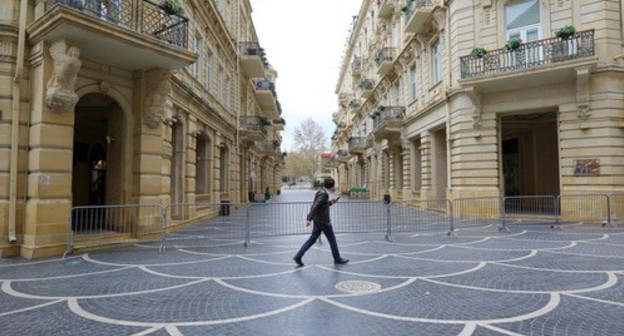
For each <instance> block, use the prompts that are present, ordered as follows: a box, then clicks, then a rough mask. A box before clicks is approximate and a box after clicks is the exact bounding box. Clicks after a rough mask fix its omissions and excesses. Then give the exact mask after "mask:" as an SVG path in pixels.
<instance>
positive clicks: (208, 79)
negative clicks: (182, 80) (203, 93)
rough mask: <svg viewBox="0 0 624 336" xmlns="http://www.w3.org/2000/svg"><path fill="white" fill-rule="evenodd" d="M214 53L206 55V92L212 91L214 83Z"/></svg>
mask: <svg viewBox="0 0 624 336" xmlns="http://www.w3.org/2000/svg"><path fill="white" fill-rule="evenodd" d="M212 71H213V69H212V53H211V52H208V54H206V90H208V91H210V86H211V83H212Z"/></svg>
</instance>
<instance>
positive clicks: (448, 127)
mask: <svg viewBox="0 0 624 336" xmlns="http://www.w3.org/2000/svg"><path fill="white" fill-rule="evenodd" d="M442 9H444V10H445V11H446V28H445V30H446V68H447V71H446V72H447V74H448V78H447V84H446V85H445V86H444V88H443V89H444V91H445V92H444V96H445V98H446V104H445V105H446V189H447V191H448V190H451V189H452V188H453V186H452V181H453V179H452V177H451V172H452V171H453V169H452V167H451V149H452V146H451V141H453V137H452V136H451V108H450V104H451V101H450V99H449V93H450V92H448V91H450V90H451V87H452V86H453V74H452V73H451V69H452V66H451V62H452V58H451V9H450V7H449V5H448V2H447V3H445V1H443V2H442ZM447 198H448V195H447Z"/></svg>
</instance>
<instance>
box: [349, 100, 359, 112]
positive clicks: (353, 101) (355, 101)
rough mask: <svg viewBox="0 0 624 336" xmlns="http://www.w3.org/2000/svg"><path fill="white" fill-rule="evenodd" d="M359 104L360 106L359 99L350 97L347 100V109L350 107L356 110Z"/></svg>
mask: <svg viewBox="0 0 624 336" xmlns="http://www.w3.org/2000/svg"><path fill="white" fill-rule="evenodd" d="M361 106H362V102H360V100H359V99H352V100H351V101H350V102H349V109H351V110H352V111H356V110H358V109H359V108H360V107H361Z"/></svg>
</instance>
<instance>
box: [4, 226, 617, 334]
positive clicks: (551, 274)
mask: <svg viewBox="0 0 624 336" xmlns="http://www.w3.org/2000/svg"><path fill="white" fill-rule="evenodd" d="M214 225H215V226H219V225H227V223H221V224H219V222H217V223H216V224H214ZM211 229H215V227H213V228H211ZM374 237H375V235H374V234H370V233H369V234H361V235H358V234H340V235H338V242H339V246H340V249H341V252H342V254H343V256H344V257H346V258H349V259H350V260H351V261H350V262H349V263H348V264H346V265H334V264H333V263H332V257H331V252H330V251H329V247H328V246H327V244H326V243H324V244H317V245H315V246H314V247H313V248H312V249H311V250H310V251H309V252H308V253H307V254H306V255H305V256H304V258H303V261H304V263H305V266H304V267H301V268H298V267H296V265H295V264H294V262H293V261H292V256H293V255H294V254H295V253H296V251H297V249H298V248H299V246H300V245H301V244H302V243H303V242H304V240H305V239H306V238H307V237H306V236H303V235H294V236H286V237H268V238H266V239H259V240H254V241H253V242H252V244H251V246H250V247H244V246H243V242H242V241H241V240H237V239H226V238H221V239H212V240H211V239H209V238H206V239H205V240H201V238H198V230H197V228H194V229H189V230H187V231H183V232H179V233H176V236H175V238H176V240H175V243H173V244H171V245H169V249H168V251H166V252H164V253H158V249H157V246H154V245H152V244H140V245H135V246H128V247H123V248H117V249H108V250H100V251H95V252H90V253H84V254H81V255H74V256H70V257H68V258H66V259H50V260H37V261H28V260H23V259H0V288H1V290H0V325H1V326H2V327H1V328H2V329H1V331H0V333H1V334H2V335H85V334H89V335H90V336H93V335H208V334H210V335H373V334H375V335H518V334H520V335H568V334H569V335H617V334H622V333H624V319H622V316H624V230H622V229H620V228H601V227H597V226H589V225H571V226H567V227H564V228H563V229H550V228H547V227H539V226H537V227H536V226H533V227H522V226H514V227H513V229H512V231H511V232H509V233H505V232H503V233H501V232H498V231H496V229H493V228H486V229H469V230H464V231H460V232H459V235H458V237H448V236H447V235H446V233H445V232H439V233H435V232H433V233H432V232H430V233H427V234H422V233H421V234H407V233H406V234H402V235H396V236H395V237H394V241H393V242H388V241H385V240H384V239H383V236H381V235H380V236H379V237H378V238H374ZM185 238H188V240H185ZM185 241H188V242H192V243H189V244H185V243H184V242H185Z"/></svg>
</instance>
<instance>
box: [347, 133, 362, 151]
mask: <svg viewBox="0 0 624 336" xmlns="http://www.w3.org/2000/svg"><path fill="white" fill-rule="evenodd" d="M348 143H349V153H350V154H364V152H365V151H366V138H364V137H352V138H349V140H348Z"/></svg>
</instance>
